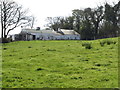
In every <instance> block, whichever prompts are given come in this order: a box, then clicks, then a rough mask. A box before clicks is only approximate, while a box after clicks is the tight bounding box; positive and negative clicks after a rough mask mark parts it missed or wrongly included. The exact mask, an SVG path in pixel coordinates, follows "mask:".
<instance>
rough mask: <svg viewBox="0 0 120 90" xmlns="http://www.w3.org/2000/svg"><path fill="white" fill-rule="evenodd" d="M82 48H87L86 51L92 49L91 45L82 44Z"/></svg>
mask: <svg viewBox="0 0 120 90" xmlns="http://www.w3.org/2000/svg"><path fill="white" fill-rule="evenodd" d="M82 46H85V48H86V49H91V48H92V46H91V43H82Z"/></svg>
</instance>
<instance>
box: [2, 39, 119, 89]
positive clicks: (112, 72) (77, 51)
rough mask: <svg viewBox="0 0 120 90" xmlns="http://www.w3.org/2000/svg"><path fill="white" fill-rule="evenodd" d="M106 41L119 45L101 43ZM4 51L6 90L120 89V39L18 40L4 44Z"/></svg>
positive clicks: (4, 86) (3, 71)
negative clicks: (49, 89)
mask: <svg viewBox="0 0 120 90" xmlns="http://www.w3.org/2000/svg"><path fill="white" fill-rule="evenodd" d="M106 41H110V42H113V41H114V42H115V43H110V45H109V43H108V44H107V43H105V44H104V46H103V45H102V44H100V42H101V43H103V42H106ZM85 43H90V44H91V46H92V48H91V49H86V48H85V46H82V45H83V44H85ZM2 52H3V56H2V57H3V60H2V65H3V70H2V74H3V77H2V78H3V82H2V83H3V88H117V87H118V38H109V39H101V40H94V41H18V42H12V43H7V44H3V49H2Z"/></svg>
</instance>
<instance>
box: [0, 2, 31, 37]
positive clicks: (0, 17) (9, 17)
mask: <svg viewBox="0 0 120 90" xmlns="http://www.w3.org/2000/svg"><path fill="white" fill-rule="evenodd" d="M26 14H27V10H25V11H23V10H22V6H20V5H18V4H17V3H16V2H14V1H8V0H0V23H1V30H2V31H1V37H2V38H7V36H8V34H9V32H10V31H11V30H14V29H15V28H16V27H19V26H21V25H23V24H24V25H25V24H28V23H29V22H31V18H29V16H26Z"/></svg>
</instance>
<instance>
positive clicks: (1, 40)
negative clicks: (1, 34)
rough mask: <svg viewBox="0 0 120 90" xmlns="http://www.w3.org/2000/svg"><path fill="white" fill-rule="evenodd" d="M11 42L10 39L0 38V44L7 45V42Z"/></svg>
mask: <svg viewBox="0 0 120 90" xmlns="http://www.w3.org/2000/svg"><path fill="white" fill-rule="evenodd" d="M11 41H12V39H11V38H2V39H1V38H0V42H1V43H9V42H11Z"/></svg>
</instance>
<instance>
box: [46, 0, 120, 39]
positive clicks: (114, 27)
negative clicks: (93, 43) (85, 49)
mask: <svg viewBox="0 0 120 90" xmlns="http://www.w3.org/2000/svg"><path fill="white" fill-rule="evenodd" d="M47 22H48V24H47V26H48V27H49V28H51V29H54V30H55V31H58V30H59V28H61V29H69V30H72V29H74V30H75V31H76V32H78V33H80V35H81V39H82V40H93V39H94V40H95V39H100V38H109V37H117V36H119V31H120V1H119V2H118V3H117V4H114V5H110V4H109V3H107V2H106V3H105V4H104V5H100V6H98V7H96V8H85V9H74V10H72V16H69V17H47Z"/></svg>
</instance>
